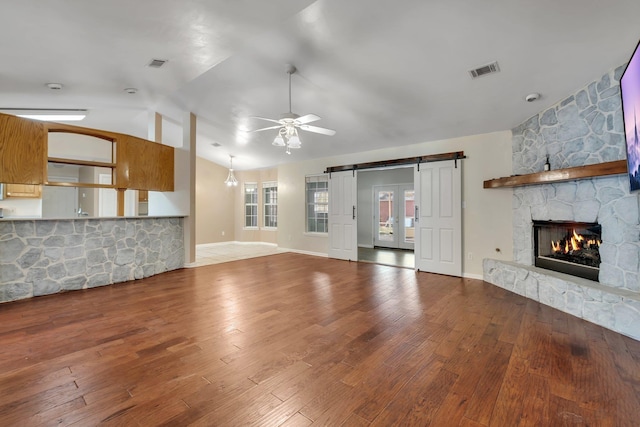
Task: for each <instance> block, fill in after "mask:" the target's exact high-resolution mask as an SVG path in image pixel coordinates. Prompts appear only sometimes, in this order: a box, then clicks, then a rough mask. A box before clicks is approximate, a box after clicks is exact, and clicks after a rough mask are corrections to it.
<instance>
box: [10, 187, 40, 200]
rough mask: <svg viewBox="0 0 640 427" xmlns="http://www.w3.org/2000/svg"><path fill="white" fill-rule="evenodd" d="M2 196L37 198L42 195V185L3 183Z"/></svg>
mask: <svg viewBox="0 0 640 427" xmlns="http://www.w3.org/2000/svg"><path fill="white" fill-rule="evenodd" d="M4 197H6V198H10V197H22V198H32V199H39V198H40V197H42V186H40V185H35V184H5V185H4Z"/></svg>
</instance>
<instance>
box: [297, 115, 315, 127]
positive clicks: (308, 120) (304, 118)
mask: <svg viewBox="0 0 640 427" xmlns="http://www.w3.org/2000/svg"><path fill="white" fill-rule="evenodd" d="M318 120H320V117H318V116H316V115H315V114H307V115H306V116H302V117H298V118H297V119H296V122H298V123H300V124H301V125H304V124H306V123H311V122H315V121H318Z"/></svg>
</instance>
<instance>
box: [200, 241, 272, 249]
mask: <svg viewBox="0 0 640 427" xmlns="http://www.w3.org/2000/svg"><path fill="white" fill-rule="evenodd" d="M230 244H232V245H265V246H273V247H277V246H278V245H277V244H276V243H269V242H239V241H237V240H229V241H227V242H216V243H201V244H199V245H196V248H210V247H215V246H223V245H230Z"/></svg>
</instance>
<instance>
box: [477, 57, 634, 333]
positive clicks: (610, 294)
mask: <svg viewBox="0 0 640 427" xmlns="http://www.w3.org/2000/svg"><path fill="white" fill-rule="evenodd" d="M623 70H624V67H619V68H617V69H615V70H612V71H610V72H609V73H607V74H605V75H604V76H603V77H602V78H601V79H599V80H597V81H594V82H592V83H591V84H589V85H587V86H586V87H584V88H583V89H581V90H579V91H578V92H577V93H575V94H574V95H571V96H569V97H568V98H566V99H564V100H563V101H561V102H559V103H558V104H556V105H554V106H552V107H550V108H548V109H547V110H544V111H542V112H541V113H539V114H537V115H536V116H534V117H532V118H530V119H529V120H527V121H526V122H524V123H522V124H521V125H520V126H518V127H516V128H514V129H513V130H512V132H513V142H512V150H513V153H512V155H513V173H514V174H515V175H524V174H531V173H536V172H540V171H542V170H543V166H544V162H545V160H546V158H547V156H548V157H549V160H550V163H551V169H562V168H569V167H575V166H583V165H588V164H596V163H603V162H610V161H614V160H622V159H625V144H624V135H623V124H622V111H621V106H620V91H619V80H620V76H621V74H622V71H623ZM485 191H496V190H485ZM498 191H500V190H498ZM639 205H640V197H639V195H638V193H630V192H629V182H628V179H627V177H626V176H624V175H615V176H609V177H596V178H587V179H581V180H576V181H568V182H559V183H553V184H539V185H529V186H522V187H515V188H514V189H513V236H514V254H513V262H503V261H497V260H485V262H484V279H485V281H487V282H490V283H493V284H495V285H497V286H501V287H503V288H505V289H509V290H512V291H514V292H516V293H519V294H521V295H524V296H526V297H528V298H532V299H535V300H537V301H540V302H542V303H544V304H546V305H550V306H552V307H555V308H557V309H559V310H562V311H565V312H568V313H570V314H573V315H575V316H578V317H581V318H583V319H586V320H589V321H591V322H594V323H597V324H599V325H602V326H604V327H606V328H609V329H612V330H615V331H617V332H621V333H623V334H625V335H628V336H631V337H633V338H635V339H638V340H640V274H639V272H638V270H639V268H640V225H639V216H640V214H639V212H640V208H639ZM550 218H552V219H554V220H555V221H561V222H565V223H566V222H572V223H581V224H585V223H590V224H598V225H600V226H601V243H600V244H598V255H597V256H598V257H599V258H600V263H599V269H598V271H597V272H595V273H593V275H592V277H589V279H590V280H587V279H585V278H581V277H575V276H571V275H567V274H565V273H566V272H563V273H560V272H553V271H549V270H546V269H544V270H543V269H541V268H539V267H536V263H537V262H536V258H538V257H537V256H536V236H535V233H534V224H538V223H539V222H541V221H548V220H549V219H550ZM560 240H562V239H560ZM565 240H566V236H565ZM564 244H565V245H566V242H565V243H564ZM547 255H548V254H547ZM589 256H595V255H594V254H593V253H592V254H590V255H589ZM545 268H546V267H545ZM596 280H597V281H599V283H597V282H596Z"/></svg>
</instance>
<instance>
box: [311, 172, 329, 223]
mask: <svg viewBox="0 0 640 427" xmlns="http://www.w3.org/2000/svg"><path fill="white" fill-rule="evenodd" d="M306 199H307V200H306V203H307V204H306V206H307V212H306V215H307V221H306V223H307V230H306V231H307V232H309V233H328V232H329V180H328V179H327V176H326V175H318V176H308V177H307V178H306Z"/></svg>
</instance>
